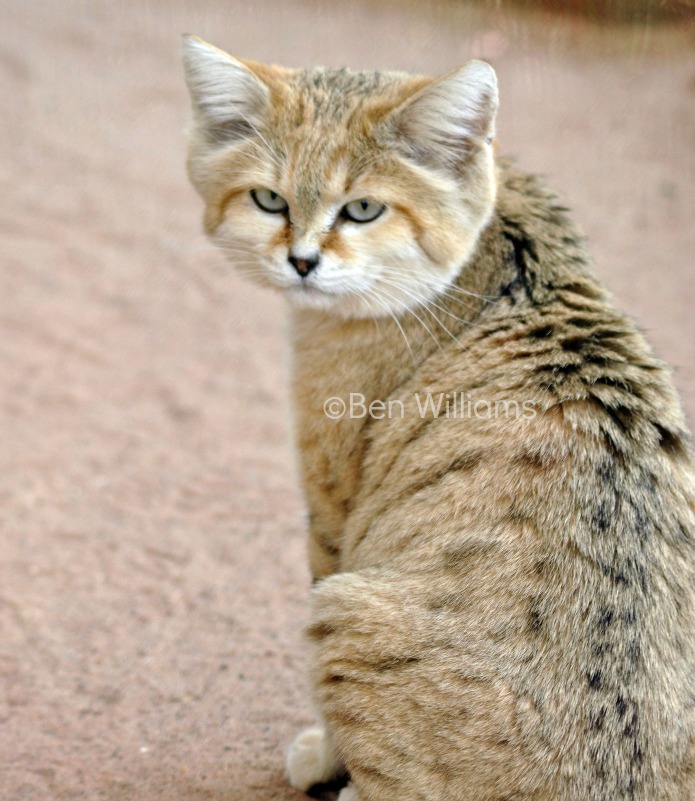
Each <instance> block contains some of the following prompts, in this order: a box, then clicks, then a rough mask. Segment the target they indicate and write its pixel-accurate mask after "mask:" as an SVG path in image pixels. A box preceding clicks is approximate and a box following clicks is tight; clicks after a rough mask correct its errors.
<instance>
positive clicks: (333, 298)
mask: <svg viewBox="0 0 695 801" xmlns="http://www.w3.org/2000/svg"><path fill="white" fill-rule="evenodd" d="M280 291H281V292H282V294H283V295H284V296H285V298H286V299H287V302H288V303H289V304H290V306H292V307H293V308H294V309H297V310H300V311H301V310H302V309H308V310H311V311H323V312H329V313H330V314H333V315H335V314H337V315H340V316H341V317H345V318H355V317H359V318H362V317H371V316H373V313H372V311H371V310H370V309H369V308H368V304H367V303H366V302H365V301H364V300H363V299H362V298H361V297H360V296H359V295H356V294H355V295H348V294H329V293H328V292H323V291H321V290H320V289H316V288H315V287H304V286H295V287H286V288H284V289H281V290H280ZM381 312H382V314H383V309H382V310H381Z"/></svg>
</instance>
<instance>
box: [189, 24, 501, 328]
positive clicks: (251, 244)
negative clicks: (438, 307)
mask: <svg viewBox="0 0 695 801" xmlns="http://www.w3.org/2000/svg"><path fill="white" fill-rule="evenodd" d="M184 65H185V72H186V81H187V84H188V88H189V90H190V93H191V98H192V101H193V124H192V126H191V129H190V144H189V158H188V169H189V175H190V178H191V181H192V183H193V185H194V186H195V188H196V189H197V191H198V192H199V193H200V195H201V196H202V197H203V199H204V200H205V204H206V210H205V229H206V231H207V233H208V235H209V236H210V237H211V239H212V240H213V241H214V242H215V243H216V244H218V245H219V246H220V247H221V248H222V250H223V251H224V252H225V253H226V254H227V256H228V257H229V259H230V260H231V261H232V262H233V263H234V264H235V265H236V266H237V267H238V268H239V269H240V270H242V271H243V272H245V273H247V274H248V275H249V276H251V277H252V278H253V279H254V280H256V281H257V282H259V283H261V284H263V285H267V286H272V287H275V288H278V289H280V290H282V291H283V292H284V293H285V294H286V295H287V297H288V298H289V300H290V301H291V302H292V303H293V304H295V305H298V306H306V307H314V308H320V309H326V310H329V311H331V312H332V313H336V314H340V315H343V316H346V317H366V316H370V315H373V316H383V315H386V314H399V313H401V312H403V311H404V310H406V309H408V308H410V309H412V308H413V307H415V306H417V305H419V304H420V303H421V302H425V301H427V300H429V299H431V298H433V297H434V296H435V295H437V294H438V293H439V292H441V291H442V290H443V289H445V287H446V286H447V285H448V284H450V283H451V281H452V280H453V279H454V278H455V277H456V276H457V275H458V273H459V272H460V271H461V269H462V266H463V265H465V263H466V261H467V260H468V259H469V258H470V256H471V254H472V251H473V248H474V247H475V243H476V241H477V239H478V236H479V234H480V232H481V230H482V229H483V228H484V226H485V224H486V223H487V221H488V220H489V218H490V215H491V213H492V208H493V204H494V199H495V169H494V159H493V152H492V141H493V137H494V121H495V113H496V110H497V84H496V78H495V73H494V71H493V69H492V67H490V66H489V65H488V64H485V63H484V62H481V61H471V62H469V63H468V64H466V65H465V66H464V67H462V68H461V69H459V70H457V71H455V72H453V73H450V74H449V75H446V76H444V77H443V78H440V79H436V80H433V79H431V78H424V77H418V76H410V75H405V74H402V73H386V72H352V71H349V70H346V69H340V70H335V69H311V70H295V69H286V68H282V67H275V66H268V65H265V64H260V63H256V62H253V61H246V60H244V61H240V60H238V59H235V58H232V57H231V56H229V55H227V54H226V53H224V52H222V51H221V50H218V49H216V48H214V47H212V46H211V45H208V44H206V43H205V42H203V41H201V40H200V39H197V38H195V37H192V36H188V37H185V39H184Z"/></svg>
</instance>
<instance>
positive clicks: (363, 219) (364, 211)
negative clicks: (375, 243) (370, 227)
mask: <svg viewBox="0 0 695 801" xmlns="http://www.w3.org/2000/svg"><path fill="white" fill-rule="evenodd" d="M385 208H386V206H382V205H381V203H375V202H374V201H373V200H367V198H366V197H363V198H361V199H360V200H351V201H350V202H349V203H346V204H345V205H344V206H343V209H342V212H341V214H342V215H343V217H347V219H348V220H352V221H353V222H358V223H368V222H371V221H372V220H376V218H377V217H378V216H379V215H380V214H381V213H382V212H383V211H384V209H385Z"/></svg>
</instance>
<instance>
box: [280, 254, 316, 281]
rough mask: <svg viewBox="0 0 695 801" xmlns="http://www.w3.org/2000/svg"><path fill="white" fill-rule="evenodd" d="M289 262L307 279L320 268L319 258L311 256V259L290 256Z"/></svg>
mask: <svg viewBox="0 0 695 801" xmlns="http://www.w3.org/2000/svg"><path fill="white" fill-rule="evenodd" d="M287 261H289V263H290V264H291V265H292V266H293V267H294V269H295V270H296V271H297V272H298V273H299V275H301V276H302V278H305V277H306V276H307V275H309V273H310V272H311V271H312V270H313V269H314V267H317V266H318V263H319V256H318V255H316V256H310V257H309V258H304V259H299V258H297V256H293V255H292V254H290V255H289V256H288V257H287Z"/></svg>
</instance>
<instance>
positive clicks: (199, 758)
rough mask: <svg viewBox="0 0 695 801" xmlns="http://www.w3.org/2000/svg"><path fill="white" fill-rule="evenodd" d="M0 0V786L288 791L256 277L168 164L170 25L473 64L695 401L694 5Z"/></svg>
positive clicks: (284, 580)
mask: <svg viewBox="0 0 695 801" xmlns="http://www.w3.org/2000/svg"><path fill="white" fill-rule="evenodd" d="M421 6H422V7H418V4H416V3H414V2H406V1H402V2H398V3H387V2H377V0H370V2H366V1H365V2H362V0H358V1H357V2H350V3H340V4H339V3H329V2H324V3H319V2H310V1H309V0H299V2H293V3H276V2H271V1H270V0H263V1H258V0H257V2H254V3H248V2H241V1H240V0H238V1H235V0H227V2H221V1H220V2H212V1H211V0H204V2H195V3H194V2H193V0H179V1H178V2H175V3H171V2H166V0H154V1H152V0H147V1H146V2H135V1H134V0H123V2H120V3H106V2H88V1H87V0H84V2H79V1H78V0H61V2H57V0H42V2H40V3H39V2H28V3H17V2H13V1H12V0H0V14H1V18H2V20H3V24H2V26H1V27H0V107H1V108H2V125H0V182H1V186H2V191H1V192H0V207H1V211H0V232H1V236H2V245H1V247H2V267H1V269H0V499H1V503H2V506H1V507H0V508H1V520H2V523H1V527H2V531H1V548H0V799H3V801H29V800H30V799H31V800H32V801H33V800H34V799H36V800H37V801H52V800H53V799H70V801H78V799H90V801H92V800H96V799H110V800H113V801H121V800H123V801H126V800H127V801H133V800H137V801H158V800H159V799H168V800H171V799H177V800H178V801H203V800H204V801H222V800H223V799H224V800H225V801H260V800H261V799H275V800H279V799H287V801H290V799H299V798H300V795H299V794H297V793H294V792H293V791H291V790H289V789H288V788H287V787H286V785H285V780H284V777H283V752H284V748H285V745H286V743H287V742H288V740H289V739H290V738H291V736H292V735H293V733H294V732H295V731H296V730H297V729H299V728H300V727H301V726H303V725H306V724H308V723H309V722H310V721H311V713H310V711H309V709H308V705H307V702H306V685H305V681H304V666H305V651H304V649H303V646H302V642H301V628H302V624H303V622H304V619H305V615H306V609H307V593H308V571H307V568H306V566H305V561H304V524H303V507H302V501H301V498H300V496H299V493H298V491H297V481H296V474H295V462H294V456H293V452H292V448H291V445H290V424H289V410H288V407H287V403H286V396H287V393H286V388H285V385H286V380H287V356H286V352H285V336H284V322H283V305H282V301H281V299H279V298H277V297H275V296H273V295H269V294H266V293H264V292H262V291H261V290H257V289H255V288H252V287H250V286H247V285H246V284H244V283H243V282H242V281H240V280H239V279H238V278H237V277H236V276H235V275H233V274H231V273H230V271H229V270H228V269H227V267H226V266H225V264H224V262H223V261H222V258H221V256H219V255H218V254H217V253H216V252H214V251H213V250H212V248H211V247H210V246H208V244H207V243H206V242H205V240H204V238H203V236H202V234H201V226H200V215H201V204H200V202H199V200H198V198H197V197H196V196H195V195H194V193H193V191H192V190H191V189H190V188H189V187H188V184H187V181H186V177H185V173H184V168H183V161H184V142H183V134H182V131H183V128H184V126H185V124H186V120H187V116H188V100H187V97H186V95H185V92H184V87H183V81H182V77H181V70H180V66H179V62H178V49H179V42H178V35H179V34H180V33H181V32H184V31H190V32H194V33H197V34H199V35H201V36H203V37H204V38H207V39H209V40H211V41H213V42H215V43H216V44H218V45H220V46H222V47H224V48H226V49H228V50H230V51H231V52H233V53H236V54H238V55H242V56H248V57H253V58H256V59H259V60H269V61H276V62H280V63H286V64H291V65H294V64H311V63H317V62H323V63H325V64H330V65H342V64H350V65H353V66H355V67H377V66H379V67H391V68H401V69H407V70H412V71H420V72H438V71H444V70H447V69H449V68H452V67H454V66H456V65H458V64H459V63H460V62H462V61H464V60H466V59H467V58H469V57H471V56H483V57H487V58H488V59H490V60H491V61H492V62H493V64H494V65H495V66H496V67H497V69H498V72H499V76H500V84H501V97H502V107H501V112H500V122H499V132H500V140H501V145H502V150H503V151H504V152H506V153H510V154H512V155H515V156H517V157H518V159H519V162H520V164H521V165H522V166H524V167H526V168H528V169H531V170H534V171H539V172H542V173H545V174H546V175H548V176H549V181H550V183H552V184H553V185H554V186H555V187H557V188H558V189H559V190H560V191H561V193H562V195H563V197H564V198H565V200H566V202H567V204H568V205H570V206H572V207H573V208H574V209H575V212H576V216H577V218H578V220H579V222H580V223H581V225H582V226H583V228H584V230H585V231H586V233H587V234H588V237H589V242H590V247H591V249H592V251H593V253H594V255H595V258H596V262H597V269H598V271H599V273H600V274H601V276H602V277H603V278H604V279H605V281H606V282H607V283H608V284H609V285H610V287H611V288H612V289H613V290H614V291H615V293H616V295H617V296H618V297H619V302H620V304H621V305H622V306H623V307H624V308H626V309H628V310H629V311H630V312H631V313H632V314H634V315H635V316H636V317H637V318H638V320H639V322H640V324H641V325H642V326H643V327H644V328H646V329H647V330H648V332H649V334H650V337H651V339H652V341H653V342H654V344H655V346H656V349H657V351H658V352H659V353H660V354H661V355H662V356H663V357H664V358H666V359H668V360H669V361H671V362H672V363H674V364H675V365H676V366H677V367H678V372H677V374H676V380H677V383H678V385H679V387H680V389H681V390H682V391H683V393H684V397H685V403H686V406H687V408H688V411H689V414H690V418H691V420H692V419H693V417H695V369H694V368H695V359H694V357H695V338H694V336H693V334H695V322H694V319H693V318H694V315H693V308H692V307H693V300H694V299H695V277H694V276H693V251H695V226H693V210H694V209H695V35H694V29H693V25H692V23H689V22H688V21H687V20H686V21H684V20H681V21H680V22H679V23H678V24H677V25H674V26H673V27H668V26H666V27H662V28H656V27H635V28H624V29H623V28H611V27H606V26H604V27H601V28H595V27H591V25H589V24H588V23H586V22H584V21H582V20H581V19H580V18H577V17H570V18H567V19H565V18H563V17H559V16H553V15H552V14H528V13H523V14H521V15H519V14H518V13H517V12H515V11H513V10H511V9H507V8H506V3H505V2H503V1H502V2H496V3H495V2H489V3H485V2H479V3H464V2H459V3H454V2H444V1H443V0H442V1H441V2H436V3H431V4H421Z"/></svg>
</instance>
